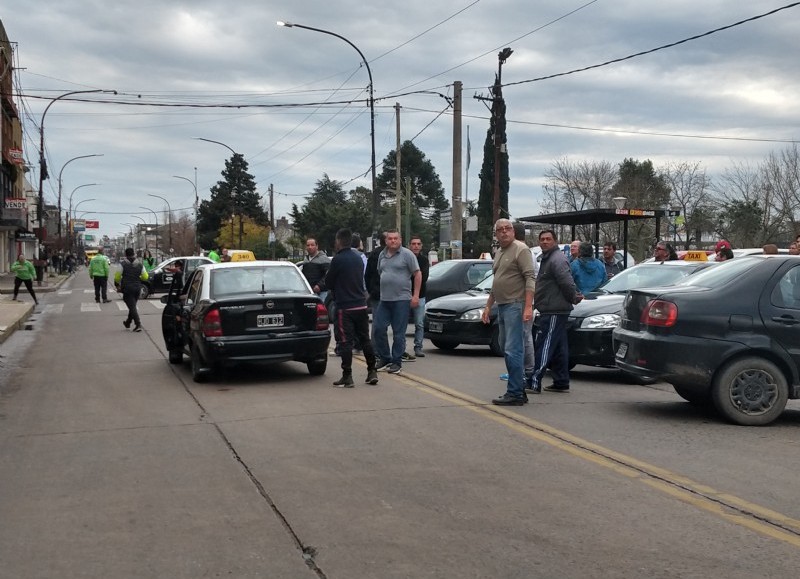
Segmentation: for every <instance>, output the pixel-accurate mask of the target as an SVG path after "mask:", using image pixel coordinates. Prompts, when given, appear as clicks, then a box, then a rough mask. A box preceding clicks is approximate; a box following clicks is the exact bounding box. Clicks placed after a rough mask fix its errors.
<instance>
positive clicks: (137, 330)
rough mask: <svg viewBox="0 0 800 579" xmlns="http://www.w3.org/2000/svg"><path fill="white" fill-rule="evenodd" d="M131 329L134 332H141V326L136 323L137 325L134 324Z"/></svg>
mask: <svg viewBox="0 0 800 579" xmlns="http://www.w3.org/2000/svg"><path fill="white" fill-rule="evenodd" d="M133 331H134V332H141V331H142V326H138V325H137V326H134V327H133Z"/></svg>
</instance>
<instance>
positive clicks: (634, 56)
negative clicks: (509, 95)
mask: <svg viewBox="0 0 800 579" xmlns="http://www.w3.org/2000/svg"><path fill="white" fill-rule="evenodd" d="M796 6H800V2H793V3H791V4H787V5H786V6H781V7H780V8H776V9H775V10H770V11H769V12H765V13H764V14H759V15H757V16H752V17H750V18H745V19H744V20H740V21H739V22H734V23H733V24H728V25H727V26H721V27H719V28H715V29H714V30H709V31H708V32H704V33H703V34H697V35H695V36H690V37H689V38H684V39H683V40H678V41H677V42H671V43H669V44H664V45H662V46H658V47H656V48H651V49H650V50H644V51H642V52H637V53H635V54H630V55H628V56H623V57H622V58H615V59H613V60H607V61H606V62H602V63H600V64H593V65H591V66H585V67H583V68H576V69H574V70H569V71H567V72H559V73H557V74H549V75H547V76H540V77H538V78H531V79H528V80H518V81H516V82H509V83H505V84H503V87H509V86H514V85H518V84H526V83H529V82H538V81H540V80H549V79H551V78H558V77H560V76H567V75H568V74H576V73H578V72H585V71H587V70H592V69H595V68H600V67H603V66H608V65H610V64H616V63H618V62H623V61H625V60H630V59H632V58H637V57H639V56H644V55H645V54H651V53H653V52H658V51H659V50H664V49H665V48H672V47H674V46H678V45H679V44H684V43H686V42H691V41H692V40H698V39H700V38H703V37H705V36H710V35H712V34H716V33H717V32H722V31H723V30H728V29H730V28H735V27H736V26H741V25H742V24H747V23H748V22H753V21H755V20H759V19H761V18H766V17H767V16H772V15H773V14H776V13H778V12H781V11H782V10H788V9H789V8H794V7H796ZM476 88H482V87H475V88H471V89H468V90H476Z"/></svg>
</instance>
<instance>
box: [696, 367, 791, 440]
mask: <svg viewBox="0 0 800 579" xmlns="http://www.w3.org/2000/svg"><path fill="white" fill-rule="evenodd" d="M711 394H712V398H713V400H714V406H715V407H716V408H717V410H718V411H719V412H720V414H722V415H723V416H724V417H725V418H727V419H728V420H730V421H731V422H734V423H736V424H741V425H743V426H762V425H765V424H769V423H770V422H772V421H773V420H775V419H776V418H777V417H778V416H779V415H780V414H781V412H783V409H784V408H785V407H786V401H787V399H788V398H789V385H788V383H787V381H786V376H784V375H783V372H781V370H780V368H778V367H777V366H776V365H775V364H773V363H772V362H770V361H769V360H765V359H763V358H755V357H752V358H742V359H739V360H734V361H733V362H730V363H729V364H727V365H726V366H724V367H723V368H722V370H721V371H720V372H718V373H717V375H716V377H715V378H714V384H713V386H712V388H711Z"/></svg>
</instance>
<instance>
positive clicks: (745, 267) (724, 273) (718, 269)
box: [679, 257, 761, 288]
mask: <svg viewBox="0 0 800 579" xmlns="http://www.w3.org/2000/svg"><path fill="white" fill-rule="evenodd" d="M760 261H761V260H760V259H759V258H757V257H737V258H735V259H729V260H728V261H723V262H722V263H720V264H719V265H717V266H714V267H709V268H708V269H705V270H703V271H701V272H700V273H698V274H696V275H693V276H691V277H690V278H687V279H686V280H684V281H682V282H681V283H680V284H679V285H682V286H683V285H690V286H697V287H708V288H715V287H722V286H724V285H725V284H727V283H728V282H729V281H731V280H734V279H736V278H737V277H739V276H741V275H743V274H745V273H746V272H747V271H749V270H751V269H753V268H754V267H756V266H757V265H758V264H759V263H760Z"/></svg>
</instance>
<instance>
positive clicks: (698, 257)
mask: <svg viewBox="0 0 800 579" xmlns="http://www.w3.org/2000/svg"><path fill="white" fill-rule="evenodd" d="M683 260H684V261H708V254H707V253H706V252H705V251H687V252H686V255H685V256H684V257H683Z"/></svg>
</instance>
